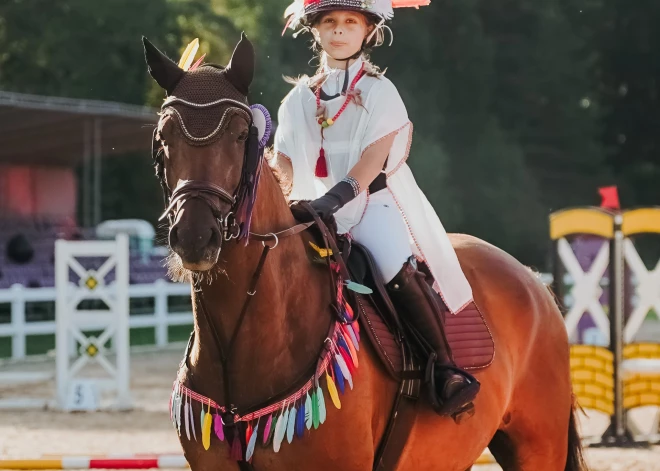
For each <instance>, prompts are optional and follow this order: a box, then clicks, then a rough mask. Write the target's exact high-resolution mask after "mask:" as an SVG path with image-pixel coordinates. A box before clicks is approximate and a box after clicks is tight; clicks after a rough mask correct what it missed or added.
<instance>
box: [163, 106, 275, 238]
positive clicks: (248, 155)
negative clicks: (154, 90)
mask: <svg viewBox="0 0 660 471" xmlns="http://www.w3.org/2000/svg"><path fill="white" fill-rule="evenodd" d="M174 105H183V106H186V107H191V108H195V109H207V108H212V107H217V106H222V105H229V107H228V108H227V109H226V110H225V112H224V114H223V117H222V119H221V120H220V122H219V123H218V126H217V127H216V128H215V129H214V130H213V131H212V132H211V133H209V134H208V135H206V136H203V137H196V136H193V135H192V134H191V133H190V132H189V130H188V128H187V127H186V124H185V122H184V120H183V117H182V116H181V114H180V113H179V111H178V110H177V109H176V108H174ZM255 107H256V109H259V110H260V111H262V112H265V113H266V114H267V113H268V112H267V111H266V110H265V108H263V107H261V106H260V105H255ZM162 111H168V112H171V113H173V114H174V115H175V116H176V117H177V118H178V123H179V126H180V129H181V131H182V133H183V135H184V137H185V138H186V139H187V140H189V141H191V142H193V143H194V144H195V145H205V144H208V143H209V142H210V141H211V140H212V139H213V138H215V137H216V136H217V135H218V133H219V132H220V131H221V130H222V128H223V125H224V122H225V117H227V116H228V115H229V114H230V113H231V112H238V113H239V114H241V115H243V116H244V117H245V118H246V119H247V121H248V123H249V126H250V130H249V134H248V138H247V140H246V142H245V152H244V155H243V166H242V170H241V178H240V180H239V183H238V186H237V187H236V189H235V190H234V192H233V193H230V192H229V191H227V190H226V189H224V188H221V187H220V186H218V185H216V184H214V183H211V182H205V181H196V180H187V181H183V182H181V183H179V184H178V185H177V187H176V188H175V189H174V191H171V190H170V188H169V187H168V185H167V181H166V178H165V164H164V149H163V148H162V146H161V145H160V143H159V141H158V140H157V134H158V129H155V130H154V135H153V142H152V158H153V161H154V166H155V168H156V177H157V178H158V179H159V181H160V185H161V188H162V190H163V198H164V200H165V211H164V212H163V214H162V215H161V216H160V218H159V220H163V219H165V218H167V219H168V221H169V225H170V226H172V224H173V222H174V221H175V220H176V215H177V213H178V212H179V211H180V210H181V209H182V208H183V206H184V205H185V203H186V202H187V201H190V200H192V199H196V198H198V199H202V200H204V202H205V203H206V204H207V205H208V206H209V208H210V209H211V212H212V213H213V216H214V218H215V220H216V222H217V224H218V229H219V230H220V233H221V234H222V237H223V240H225V241H229V240H232V239H237V240H240V239H244V238H247V237H248V235H249V230H250V222H251V220H252V210H253V208H254V198H255V196H256V187H257V184H258V183H259V176H260V173H261V164H262V161H263V151H264V146H265V143H266V141H267V140H268V137H269V134H270V122H269V121H267V125H268V128H267V129H266V130H264V136H263V137H262V138H261V139H260V138H259V129H258V128H257V126H256V125H255V122H254V117H253V108H251V107H249V106H248V105H246V104H245V103H242V102H240V101H237V100H232V99H229V98H223V99H220V100H215V101H212V102H208V103H193V102H190V101H187V100H184V99H181V98H177V97H175V96H170V97H169V98H168V99H167V100H166V101H165V102H164V103H163V106H162V107H161V112H162ZM218 200H219V201H221V202H225V203H227V204H229V205H230V209H229V211H228V212H227V213H224V214H223V211H222V209H221V208H220V206H219V204H218Z"/></svg>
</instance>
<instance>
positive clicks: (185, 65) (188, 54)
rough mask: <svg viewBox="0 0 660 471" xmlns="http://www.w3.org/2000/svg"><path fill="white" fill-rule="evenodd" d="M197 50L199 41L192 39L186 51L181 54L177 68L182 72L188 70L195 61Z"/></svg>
mask: <svg viewBox="0 0 660 471" xmlns="http://www.w3.org/2000/svg"><path fill="white" fill-rule="evenodd" d="M198 49H199V39H197V38H195V39H193V40H192V41H191V42H190V44H188V46H186V49H185V50H184V51H183V54H181V59H180V60H179V67H180V68H182V69H183V70H188V69H189V68H190V65H191V64H192V63H193V61H194V60H195V55H197V50H198Z"/></svg>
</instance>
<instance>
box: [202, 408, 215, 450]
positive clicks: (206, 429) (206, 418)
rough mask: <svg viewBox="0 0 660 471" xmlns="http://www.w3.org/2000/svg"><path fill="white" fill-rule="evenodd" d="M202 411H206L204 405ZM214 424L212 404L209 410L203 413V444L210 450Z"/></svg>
mask: <svg viewBox="0 0 660 471" xmlns="http://www.w3.org/2000/svg"><path fill="white" fill-rule="evenodd" d="M202 413H204V406H202ZM212 424H213V416H212V415H211V406H210V405H209V411H208V412H207V413H206V414H203V419H202V445H204V449H205V450H208V449H209V448H210V447H211V425H212Z"/></svg>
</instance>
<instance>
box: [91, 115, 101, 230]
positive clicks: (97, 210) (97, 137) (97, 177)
mask: <svg viewBox="0 0 660 471" xmlns="http://www.w3.org/2000/svg"><path fill="white" fill-rule="evenodd" d="M101 133H102V128H101V118H94V218H93V224H94V226H96V225H97V224H99V223H100V222H101V151H102V149H101Z"/></svg>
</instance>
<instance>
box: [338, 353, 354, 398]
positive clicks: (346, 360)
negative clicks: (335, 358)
mask: <svg viewBox="0 0 660 471" xmlns="http://www.w3.org/2000/svg"><path fill="white" fill-rule="evenodd" d="M338 350H339V355H340V356H341V358H342V359H343V360H344V364H345V365H346V366H347V367H348V370H349V372H350V373H351V377H352V376H353V375H354V374H355V366H354V365H353V360H351V355H350V354H349V353H348V352H347V351H346V350H344V347H339V348H338ZM351 389H353V388H352V387H351Z"/></svg>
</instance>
